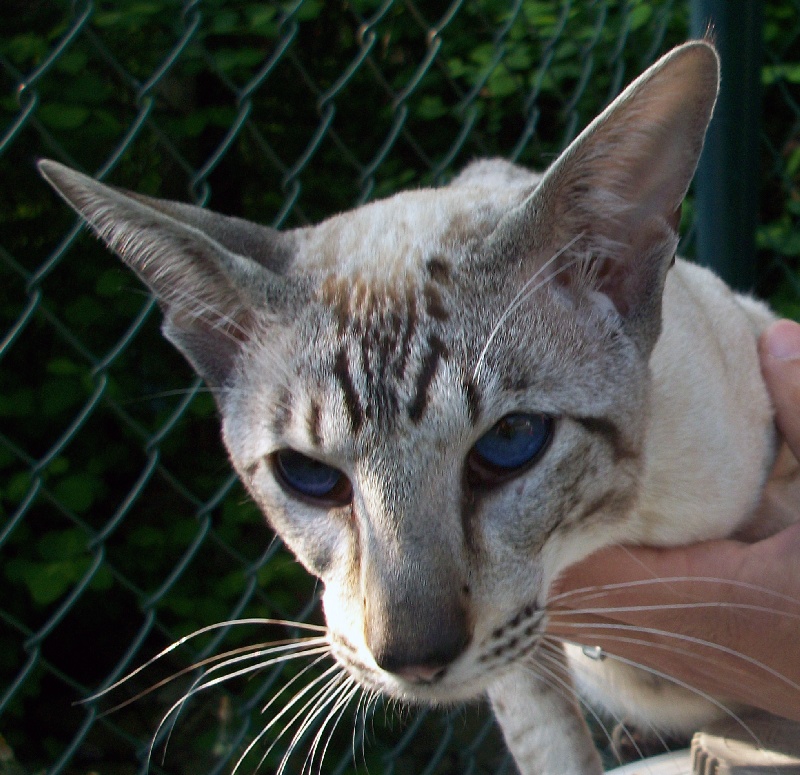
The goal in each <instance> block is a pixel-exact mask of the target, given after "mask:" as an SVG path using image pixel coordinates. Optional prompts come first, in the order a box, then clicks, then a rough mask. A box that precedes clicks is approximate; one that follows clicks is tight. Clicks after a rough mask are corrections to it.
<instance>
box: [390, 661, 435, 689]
mask: <svg viewBox="0 0 800 775" xmlns="http://www.w3.org/2000/svg"><path fill="white" fill-rule="evenodd" d="M446 669H447V668H445V667H443V666H441V665H405V666H404V667H400V668H398V669H396V670H395V671H394V674H395V675H397V676H399V677H400V678H402V679H403V680H405V681H408V682H409V683H413V684H430V683H433V682H434V681H435V680H436V679H437V678H440V677H441V676H442V675H443V674H444V671H445V670H446Z"/></svg>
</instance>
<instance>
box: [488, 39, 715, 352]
mask: <svg viewBox="0 0 800 775" xmlns="http://www.w3.org/2000/svg"><path fill="white" fill-rule="evenodd" d="M718 85H719V61H718V57H717V54H716V51H715V50H714V48H713V46H712V45H711V44H710V43H707V42H705V41H694V42H691V43H687V44H685V45H683V46H680V47H678V48H676V49H674V50H673V51H672V52H670V53H669V54H667V55H666V56H665V57H663V58H662V59H661V60H659V61H658V62H657V63H656V64H655V65H653V66H652V67H651V68H650V69H649V70H647V71H646V72H645V73H644V74H643V75H641V76H640V77H639V78H638V79H636V80H635V81H634V82H633V83H632V84H631V85H630V86H629V87H628V88H627V89H626V90H625V91H624V92H623V93H622V94H621V95H620V96H619V97H618V98H617V99H616V100H615V101H614V102H613V103H612V104H611V105H610V106H609V107H608V108H607V109H606V110H605V111H604V112H603V113H601V114H600V115H599V116H598V117H597V118H596V119H595V120H594V121H593V122H592V123H591V124H590V125H589V126H588V127H587V129H586V130H585V131H584V132H583V133H582V134H581V135H580V136H579V137H578V138H577V139H576V140H575V141H574V142H573V143H572V144H571V145H570V146H569V148H567V150H566V151H565V152H564V153H563V154H562V155H561V156H560V157H559V158H558V159H557V160H556V162H555V163H554V164H553V165H552V166H551V167H550V169H549V170H548V171H547V173H546V174H545V176H544V178H543V179H542V182H541V184H540V185H539V186H538V188H537V189H536V191H535V192H534V193H533V194H532V195H531V197H530V198H529V200H528V201H527V202H525V203H524V204H523V205H522V207H521V208H519V210H518V211H517V212H516V213H512V214H509V217H508V218H507V219H506V222H505V223H504V224H503V225H502V228H501V229H498V235H497V238H498V239H500V240H509V241H510V243H511V244H509V245H507V246H506V247H505V248H504V250H508V249H509V248H512V246H516V250H517V252H518V253H519V252H520V251H521V252H525V253H527V254H528V255H529V256H536V258H535V261H536V263H537V266H534V267H531V271H535V270H536V269H542V270H543V272H544V275H545V276H547V275H553V280H554V281H557V282H561V283H563V284H567V285H569V284H572V285H574V286H575V287H577V288H578V289H579V290H580V289H581V288H582V289H583V290H587V288H586V286H587V285H588V290H589V291H591V292H593V295H594V298H599V297H597V295H596V293H597V292H599V293H600V294H603V295H604V297H605V298H607V299H608V300H610V302H611V303H612V304H613V305H614V307H615V308H616V310H617V311H618V312H619V313H620V314H621V315H622V316H623V318H624V319H625V320H626V323H627V324H628V326H629V328H630V329H631V331H632V332H634V333H635V334H636V335H637V338H639V339H641V341H642V344H643V346H644V347H646V348H648V349H649V348H650V347H652V345H653V344H654V343H655V340H656V339H657V337H658V333H659V331H660V310H661V294H662V291H663V285H664V280H665V277H666V273H667V270H668V269H669V266H670V264H671V262H672V259H673V257H674V255H675V250H676V247H677V242H678V234H677V230H678V223H679V220H680V206H681V202H682V200H683V197H684V196H685V194H686V191H687V189H688V187H689V184H690V182H691V179H692V176H693V175H694V171H695V167H696V166H697V161H698V158H699V156H700V151H701V150H702V147H703V140H704V137H705V131H706V128H707V126H708V122H709V120H710V118H711V114H712V111H713V108H714V103H715V101H716V96H717V91H718ZM553 257H556V258H554V259H553V260H552V262H551V263H550V264H549V265H547V266H545V264H546V262H547V261H548V260H549V259H551V258H553ZM523 258H524V257H523Z"/></svg>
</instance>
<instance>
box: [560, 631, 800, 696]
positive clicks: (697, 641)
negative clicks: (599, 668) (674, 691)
mask: <svg viewBox="0 0 800 775" xmlns="http://www.w3.org/2000/svg"><path fill="white" fill-rule="evenodd" d="M563 624H564V626H566V627H573V628H575V629H578V630H579V631H581V630H583V631H585V630H586V629H587V627H591V629H593V630H605V631H610V630H617V631H619V630H621V631H624V632H640V633H647V634H648V635H658V636H661V637H665V638H674V639H675V640H679V641H683V642H684V643H692V644H694V645H696V646H703V647H704V648H709V649H712V650H714V651H717V652H720V653H722V654H728V655H729V656H732V657H735V658H736V659H740V660H741V661H742V662H746V663H747V664H749V665H751V666H753V667H756V668H758V669H759V670H763V671H764V672H765V673H767V674H769V675H770V676H772V677H773V678H776V679H777V680H778V681H780V682H781V683H783V684H785V685H786V686H789V687H790V688H792V689H796V690H797V691H798V692H800V684H798V683H796V682H795V681H792V680H791V679H790V678H787V677H786V676H785V675H783V674H782V673H780V672H779V671H777V670H775V669H774V668H772V667H770V666H769V665H767V664H765V663H764V662H761V661H760V660H758V659H755V658H754V657H750V656H748V655H747V654H742V653H741V652H739V651H736V650H735V649H732V648H730V647H728V646H724V645H722V644H720V643H714V642H713V641H708V640H704V639H703V638H697V637H694V636H692V635H684V634H681V633H676V632H671V631H669V630H661V629H658V628H656V627H641V626H638V625H633V624H617V623H614V624H606V623H603V622H598V623H594V622H591V623H589V624H588V625H587V624H586V623H582V622H564V623H563ZM641 642H642V643H643V644H648V643H649V641H646V640H643V641H641ZM651 645H656V644H651ZM698 657H699V655H698Z"/></svg>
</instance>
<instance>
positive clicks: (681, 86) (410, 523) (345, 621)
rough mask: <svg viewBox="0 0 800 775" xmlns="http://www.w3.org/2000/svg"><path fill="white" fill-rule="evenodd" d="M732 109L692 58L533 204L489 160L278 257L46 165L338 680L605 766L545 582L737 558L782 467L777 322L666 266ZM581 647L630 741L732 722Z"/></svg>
mask: <svg viewBox="0 0 800 775" xmlns="http://www.w3.org/2000/svg"><path fill="white" fill-rule="evenodd" d="M716 89H717V62H716V55H715V54H714V52H713V49H712V48H711V47H710V46H709V45H708V44H705V43H694V44H688V45H687V46H684V47H681V48H680V49H677V50H676V51H675V52H673V53H672V54H670V55H669V56H668V57H666V58H665V59H664V60H662V61H661V62H660V63H658V64H657V65H656V66H654V67H653V68H651V70H650V71H648V73H646V74H645V75H644V76H643V77H642V78H641V79H639V80H638V81H637V82H636V84H634V86H632V87H630V88H629V89H628V91H627V92H626V93H625V94H624V95H623V96H622V97H621V98H620V99H619V100H617V101H616V102H615V103H614V105H612V106H611V107H610V108H609V109H608V110H607V111H606V112H605V113H604V114H603V115H602V116H601V117H600V118H599V119H597V120H596V121H595V122H594V123H593V124H592V126H591V127H590V128H589V129H588V130H587V131H586V132H585V133H584V134H583V135H582V136H581V137H580V138H579V139H578V140H577V141H576V142H575V143H574V144H573V145H572V146H571V147H570V149H568V151H567V152H565V154H564V155H563V156H562V157H561V158H560V159H559V160H558V161H557V162H556V164H555V165H553V167H552V168H551V169H550V170H549V171H548V172H547V173H546V174H545V176H544V177H543V178H541V179H540V178H539V177H537V176H533V175H532V174H531V173H528V172H525V171H523V170H521V169H519V168H518V167H514V166H512V165H510V164H507V163H505V162H500V161H494V162H480V163H477V164H474V165H472V166H470V167H468V168H467V170H466V171H465V172H464V173H462V175H461V176H459V177H458V178H457V179H456V180H455V181H454V182H453V183H452V184H451V185H450V186H448V187H445V188H442V189H435V190H420V191H414V192H406V193H403V194H399V195H396V196H395V197H392V198H391V199H388V200H384V201H381V202H375V203H372V204H369V205H366V206H364V207H362V208H359V209H358V210H355V211H353V212H351V213H345V214H343V215H340V216H336V217H334V218H332V219H330V220H328V221H326V222H324V223H322V224H320V225H319V226H317V227H309V228H304V229H298V230H295V231H293V232H288V233H286V234H278V233H277V232H275V231H273V230H270V229H265V228H262V227H257V226H254V225H252V224H247V223H245V222H242V221H238V220H236V219H226V218H224V217H221V216H216V215H214V214H210V213H206V212H205V211H201V210H199V209H197V208H192V207H189V206H186V205H178V204H175V203H164V202H159V201H157V200H152V199H147V198H145V197H140V196H136V195H130V194H127V193H123V192H119V191H117V190H113V189H109V188H107V187H105V186H102V185H100V184H98V183H96V182H94V181H91V179H89V178H85V177H84V176H81V175H78V174H77V173H74V172H71V171H69V170H66V169H65V168H63V167H60V165H55V164H53V163H51V162H46V163H43V164H42V171H43V173H44V174H45V176H46V177H47V178H48V180H50V181H51V182H52V183H53V184H54V185H55V186H56V187H57V188H58V189H59V191H60V192H61V193H62V194H63V195H64V196H65V198H66V199H67V200H68V201H69V202H70V203H71V204H72V205H73V206H74V207H76V209H78V210H79V211H80V212H81V213H82V214H83V215H84V216H85V217H86V218H87V220H88V221H89V222H90V223H91V224H92V226H93V227H94V228H95V229H96V230H97V231H98V233H99V234H100V235H101V236H102V237H103V238H104V239H105V240H106V241H107V242H108V243H109V244H110V245H111V246H112V247H113V248H114V249H115V250H117V252H119V253H120V255H121V256H122V257H123V258H124V259H125V260H126V261H127V262H128V263H130V264H131V265H132V266H133V268H134V269H136V270H137V272H139V274H140V275H141V276H142V277H143V278H144V279H145V281H146V282H147V283H148V284H149V285H150V287H151V288H153V289H154V291H155V292H156V293H157V294H158V296H159V298H160V300H161V302H162V306H163V307H164V310H165V316H166V322H165V333H166V334H167V336H168V337H169V338H170V339H171V341H173V342H174V343H175V344H176V345H177V346H178V347H179V348H180V349H181V350H182V351H183V352H184V354H185V355H186V356H187V357H188V358H189V360H190V361H191V362H192V363H193V365H194V366H195V368H196V369H197V370H198V372H199V373H200V374H201V375H202V376H204V377H205V378H206V380H207V381H208V382H209V384H210V385H212V386H213V387H214V388H215V389H216V396H217V399H218V404H219V408H220V412H221V415H222V420H223V435H224V438H225V443H226V445H227V448H228V450H229V452H230V455H231V459H232V461H233V464H234V466H235V467H236V469H237V471H238V472H239V474H240V475H241V477H242V479H243V480H244V482H245V483H246V485H247V486H248V488H249V490H250V492H251V493H252V494H253V497H254V498H255V499H256V501H257V502H258V503H259V505H261V507H262V508H263V510H264V511H265V513H266V514H267V515H268V517H269V519H270V521H271V522H272V524H273V525H274V526H275V528H276V530H277V531H278V533H279V534H280V535H281V536H282V538H283V539H284V540H285V541H286V543H287V544H288V545H289V546H290V547H291V548H292V549H293V550H294V551H295V552H296V553H297V555H298V557H299V558H300V559H301V560H302V561H303V563H304V564H305V565H306V567H308V568H309V569H310V570H311V571H312V572H313V573H315V574H317V575H318V576H320V577H321V578H322V579H323V581H324V582H325V595H324V607H325V614H326V619H327V623H328V628H329V638H330V642H331V647H332V651H333V653H334V654H335V656H336V657H337V659H338V660H339V661H340V662H341V663H342V664H343V665H344V666H345V667H347V669H348V670H349V671H350V672H351V673H352V674H353V675H355V676H356V677H357V678H358V679H359V681H360V682H361V683H362V684H363V685H364V686H366V687H368V688H371V689H378V690H380V691H382V692H387V693H389V694H391V695H394V696H396V697H400V698H403V699H408V700H411V701H422V702H433V703H449V702H452V701H458V700H463V699H469V698H472V697H476V696H479V695H480V694H482V693H484V692H487V691H488V693H489V695H490V697H491V699H492V702H493V705H494V707H495V711H496V713H497V715H498V718H499V720H500V723H501V725H502V727H503V731H504V734H505V736H506V739H507V740H508V742H509V745H510V747H511V749H512V752H513V753H514V755H515V758H516V760H517V763H518V765H519V767H520V770H521V771H522V772H523V773H524V774H525V775H528V774H529V773H553V774H554V775H555V773H582V774H584V775H589V774H590V773H591V774H594V773H596V772H598V771H599V769H600V764H599V760H598V759H597V756H596V754H595V752H594V749H593V748H592V746H591V741H590V740H589V737H588V733H587V731H586V729H585V726H584V723H583V720H582V718H581V716H580V713H579V712H578V709H577V705H576V704H575V702H574V701H573V700H572V699H570V698H569V696H568V694H567V693H565V692H564V691H563V687H559V686H556V687H555V688H554V687H553V686H552V683H551V684H548V683H547V682H542V681H541V680H539V678H538V677H537V667H536V665H537V664H545V662H543V661H542V660H549V662H548V663H547V664H549V665H550V668H549V669H550V670H551V671H552V669H554V667H553V666H554V665H555V664H556V663H557V662H559V661H560V660H562V659H563V656H564V655H563V652H561V651H559V650H558V649H554V648H553V646H552V645H549V646H545V645H544V641H543V636H544V625H545V621H546V602H547V593H548V589H549V587H550V585H551V584H552V582H553V580H554V578H555V577H556V576H557V575H558V573H559V572H560V571H562V570H563V569H564V568H565V567H566V566H567V565H569V564H570V563H572V562H574V561H576V560H578V559H580V558H582V557H584V556H586V555H587V554H588V553H590V552H591V551H593V550H595V549H597V548H599V547H601V546H605V545H608V544H611V543H619V542H625V543H631V542H633V543H637V542H638V543H651V544H661V545H672V544H683V543H687V542H691V541H696V540H698V539H703V538H712V537H720V536H726V535H731V534H733V533H735V532H736V531H737V530H739V529H740V528H742V527H743V526H744V525H745V523H747V522H748V520H750V519H751V518H752V516H753V514H754V513H755V509H756V505H757V502H758V499H759V496H760V491H761V487H762V485H763V482H764V479H765V476H766V474H767V471H768V469H769V467H770V465H771V463H772V460H773V457H774V452H775V444H776V440H775V432H774V428H773V423H772V412H771V408H770V403H769V399H768V396H767V392H766V389H765V387H764V384H763V382H762V380H761V376H760V371H759V367H758V360H757V354H756V338H757V336H758V333H759V332H760V331H761V330H762V329H763V327H764V326H765V325H766V324H767V322H768V321H769V320H770V319H771V316H770V313H769V312H768V311H767V310H766V308H764V307H762V306H761V305H760V304H758V303H756V302H754V301H752V300H750V299H745V298H742V297H738V296H735V295H734V294H733V293H732V292H731V291H730V290H729V289H728V288H727V287H726V286H725V285H724V284H723V283H722V282H721V281H719V280H718V279H717V278H716V277H714V276H713V275H712V274H711V273H709V272H707V271H706V270H703V269H700V268H697V267H694V266H691V265H689V264H686V263H685V262H682V261H680V260H678V261H677V262H675V263H674V266H672V268H671V269H670V266H671V263H672V261H673V258H674V253H675V247H676V244H677V235H676V229H677V220H678V215H677V213H678V212H679V206H680V202H681V200H682V198H683V195H684V193H685V191H686V188H687V186H688V184H689V181H690V179H691V175H692V173H693V171H694V166H695V164H696V160H697V156H698V154H699V151H700V148H701V146H702V138H703V134H704V131H705V127H706V124H707V121H708V118H709V116H710V112H711V109H712V107H713V103H714V99H715V96H716ZM662 290H663V315H662ZM662 319H663V325H662ZM774 527H776V526H770V529H774ZM572 651H574V653H571V655H570V658H572V659H575V660H577V661H581V660H583V661H584V662H586V665H582V666H581V667H580V668H579V669H578V671H577V672H578V674H579V675H581V676H583V677H584V682H585V684H586V686H585V688H586V690H587V692H588V693H589V694H590V695H594V699H596V700H600V701H601V703H603V704H605V705H606V706H609V707H612V708H613V709H615V710H617V711H618V712H620V713H621V714H622V715H624V716H625V717H626V718H633V719H634V720H636V719H638V720H640V721H642V722H644V723H649V722H654V723H655V724H656V725H658V726H661V727H663V728H667V729H673V730H675V729H680V730H684V731H685V730H688V729H691V728H692V727H693V726H694V725H696V724H697V723H699V722H700V721H701V720H702V719H704V718H709V717H711V716H713V715H714V714H715V713H717V712H718V709H717V708H716V707H715V706H714V705H712V704H710V703H708V702H706V701H704V700H700V699H698V698H697V697H696V696H694V695H692V694H690V693H689V692H687V691H684V690H679V689H674V688H671V687H668V686H667V685H666V684H664V683H663V682H655V681H653V679H652V678H647V679H646V680H643V679H641V678H640V677H639V675H638V674H637V673H635V672H633V671H632V670H630V669H626V668H620V667H615V666H614V663H613V662H612V661H611V660H605V661H604V662H593V661H591V660H587V658H586V657H584V656H583V655H582V654H581V652H580V649H574V650H572ZM545 652H546V653H545ZM584 668H587V669H584ZM614 671H616V672H614ZM592 672H594V673H596V674H597V676H598V677H597V680H596V681H593V680H592V678H591V674H592ZM609 679H611V680H612V681H613V682H615V683H616V684H617V685H618V687H619V689H620V692H621V698H620V699H613V698H609V697H608V696H606V689H605V686H606V684H605V683H604V681H607V680H609Z"/></svg>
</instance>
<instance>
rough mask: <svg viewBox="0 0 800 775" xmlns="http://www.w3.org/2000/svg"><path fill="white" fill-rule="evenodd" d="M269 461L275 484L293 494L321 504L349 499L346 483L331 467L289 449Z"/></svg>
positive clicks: (338, 472)
mask: <svg viewBox="0 0 800 775" xmlns="http://www.w3.org/2000/svg"><path fill="white" fill-rule="evenodd" d="M273 459H274V468H275V473H276V474H277V478H278V481H279V482H280V483H281V484H282V485H283V487H284V488H286V489H287V490H289V491H290V492H292V493H293V494H295V495H301V496H304V497H306V498H310V499H312V500H316V501H320V502H321V503H325V504H330V503H345V502H347V501H348V500H349V499H350V493H351V489H350V482H349V481H348V479H347V477H346V476H345V475H344V474H343V473H342V472H341V471H339V470H338V469H336V468H334V467H333V466H329V465H327V464H326V463H322V462H320V461H319V460H315V459H314V458H311V457H308V456H307V455H303V454H302V453H300V452H295V451H294V450H292V449H283V450H280V451H278V452H276V453H275V455H274V456H273Z"/></svg>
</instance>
